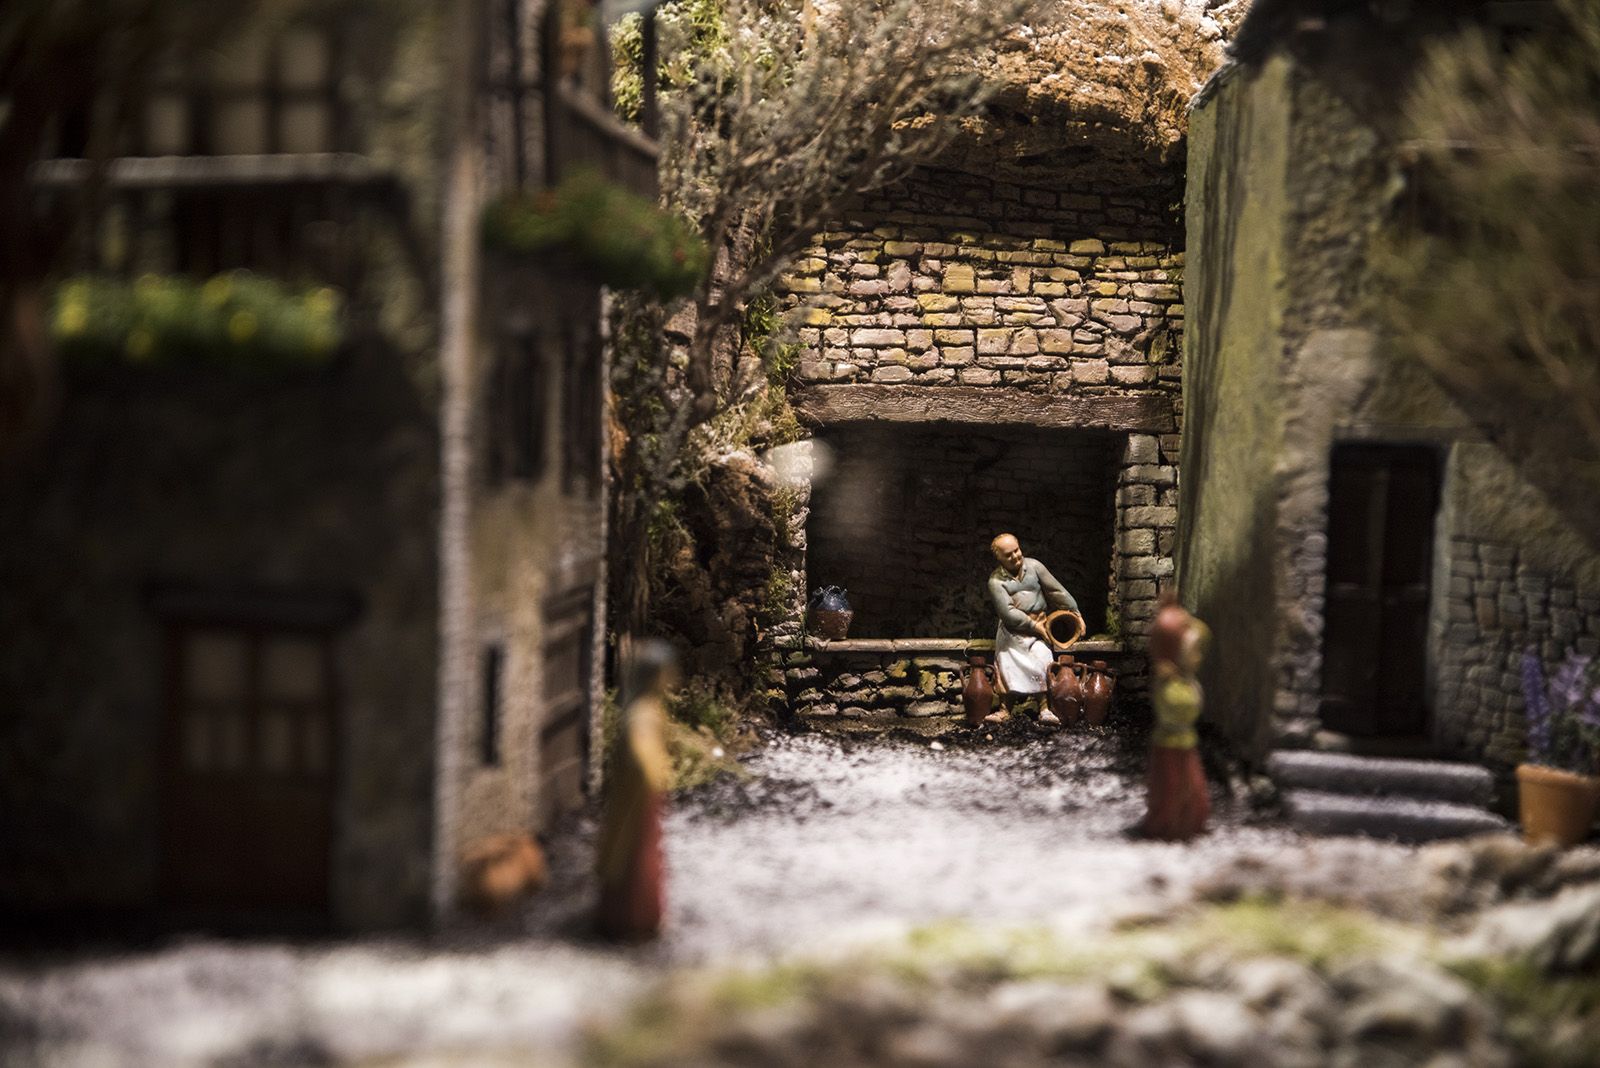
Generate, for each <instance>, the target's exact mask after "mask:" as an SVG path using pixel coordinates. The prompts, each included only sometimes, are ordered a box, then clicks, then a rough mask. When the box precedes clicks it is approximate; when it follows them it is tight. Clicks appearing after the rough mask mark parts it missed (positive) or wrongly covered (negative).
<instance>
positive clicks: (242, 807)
mask: <svg viewBox="0 0 1600 1068" xmlns="http://www.w3.org/2000/svg"><path fill="white" fill-rule="evenodd" d="M168 673H169V674H168V680H169V688H168V694H169V697H168V710H169V716H168V720H167V729H166V731H165V744H164V750H165V752H164V754H163V764H164V768H165V774H164V791H163V793H164V800H163V808H164V812H163V819H162V831H163V833H162V897H163V901H164V904H165V906H166V908H167V909H168V911H169V912H170V913H171V914H172V915H173V916H175V917H186V918H189V919H192V920H194V921H195V922H201V923H205V924H208V925H209V924H213V923H217V924H224V925H234V924H240V923H243V924H250V923H256V922H260V923H275V922H279V921H282V922H286V923H292V924H295V925H302V924H316V923H318V922H320V921H321V920H323V919H325V917H326V915H327V911H328V897H329V882H330V875H331V872H330V865H331V853H332V845H333V781H334V779H333V771H334V767H335V758H336V745H335V739H336V737H337V730H336V695H335V685H334V664H333V648H332V640H331V638H330V637H329V636H328V635H327V634H323V633H305V632H298V631H293V630H278V629H269V628H265V627H252V626H229V625H177V626H173V627H172V628H171V629H170V630H169V632H168Z"/></svg>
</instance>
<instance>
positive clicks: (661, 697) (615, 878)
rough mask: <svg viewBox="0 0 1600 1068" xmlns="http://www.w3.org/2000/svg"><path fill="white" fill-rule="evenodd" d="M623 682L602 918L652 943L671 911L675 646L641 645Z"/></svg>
mask: <svg viewBox="0 0 1600 1068" xmlns="http://www.w3.org/2000/svg"><path fill="white" fill-rule="evenodd" d="M623 678H624V689H623V692H624V694H625V700H626V702H627V703H626V705H625V706H624V708H623V713H622V733H621V736H620V737H619V738H618V739H617V740H616V744H615V747H614V749H613V752H612V754H611V763H610V767H609V769H608V771H607V774H606V783H605V811H604V816H603V819H602V822H601V825H600V845H599V854H598V857H597V869H598V870H597V874H598V875H599V879H600V906H599V909H598V912H597V914H596V917H595V919H596V926H597V927H598V928H599V931H600V933H601V934H603V935H605V936H606V937H609V938H617V939H624V940H627V941H644V940H647V939H651V938H654V937H655V936H656V935H657V934H659V933H660V931H661V918H662V914H663V912H664V911H665V907H666V901H665V889H666V887H665V881H666V871H665V865H664V862H663V858H662V852H661V818H662V815H663V808H664V806H665V799H666V793H667V789H668V787H669V786H670V785H671V781H672V760H671V758H670V757H669V756H668V754H667V739H666V730H667V707H666V695H667V691H668V690H669V689H671V687H673V686H674V685H676V683H677V667H676V659H675V657H674V655H673V652H672V648H671V647H670V646H669V645H667V644H666V643H665V642H656V641H645V642H636V643H635V644H634V648H633V649H632V651H631V652H630V653H629V654H627V656H626V664H625V666H624V669H623Z"/></svg>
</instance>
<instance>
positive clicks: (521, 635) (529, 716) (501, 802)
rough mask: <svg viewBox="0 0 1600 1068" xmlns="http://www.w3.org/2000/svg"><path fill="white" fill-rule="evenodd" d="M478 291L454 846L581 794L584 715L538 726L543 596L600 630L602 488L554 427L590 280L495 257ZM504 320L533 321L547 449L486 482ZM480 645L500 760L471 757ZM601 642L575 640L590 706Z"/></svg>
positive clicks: (551, 811) (591, 299)
mask: <svg viewBox="0 0 1600 1068" xmlns="http://www.w3.org/2000/svg"><path fill="white" fill-rule="evenodd" d="M485 292H486V296H485V305H484V307H485V315H484V320H483V321H484V322H485V324H486V331H485V334H486V336H485V337H484V338H482V339H481V342H480V345H479V346H478V348H477V351H476V353H475V357H476V358H475V366H474V370H473V373H474V376H475V378H476V379H477V396H478V397H480V398H481V399H482V403H479V404H478V405H476V406H475V415H474V428H473V437H474V441H475V455H476V456H477V458H478V460H479V464H478V467H477V469H476V471H475V473H474V481H473V485H472V486H470V487H468V488H467V492H468V493H469V495H470V497H471V501H472V506H471V507H472V511H471V561H472V563H471V573H470V581H469V587H470V590H469V596H470V600H471V619H472V620H473V626H474V628H475V641H474V643H473V646H474V648H475V649H476V650H477V651H478V653H479V657H478V660H477V662H476V663H475V666H474V671H473V683H472V685H471V693H470V695H469V704H470V706H471V709H472V714H471V715H470V717H469V719H470V723H469V726H468V730H467V731H466V732H465V737H464V739H463V741H464V742H465V745H466V747H467V749H468V750H469V751H468V752H467V753H465V754H462V758H463V759H462V760H461V761H460V763H459V764H457V765H456V766H457V767H458V768H459V769H460V774H461V776H462V778H461V781H460V782H459V784H458V785H457V788H456V789H457V791H458V792H457V798H458V800H457V803H456V806H455V810H454V817H455V818H454V823H453V829H452V832H451V834H452V837H453V839H454V841H455V843H456V845H457V847H458V848H459V847H460V846H464V845H466V844H467V843H470V842H472V841H473V840H474V839H477V838H480V837H482V836H484V835H489V834H500V833H507V832H511V833H526V832H531V831H538V830H542V829H543V828H544V827H545V826H546V825H547V824H548V822H549V821H550V819H551V818H552V817H554V816H555V815H556V814H558V813H559V812H561V811H563V810H565V809H568V808H571V807H572V806H573V805H574V804H576V803H577V802H578V801H579V800H580V799H581V790H582V788H583V784H584V781H585V779H586V777H587V774H588V771H589V768H588V766H587V765H585V764H584V763H583V762H582V759H581V757H582V754H583V752H584V748H585V746H586V745H587V740H588V737H589V734H590V727H591V723H590V722H589V720H588V719H584V720H581V721H580V722H578V723H576V724H574V725H572V726H571V727H566V728H562V729H560V730H559V731H557V732H556V733H553V734H552V733H550V728H552V727H554V726H556V725H555V724H554V722H553V721H552V713H551V704H550V700H549V699H550V698H551V697H552V696H555V695H556V693H555V691H557V690H560V689H562V688H563V686H564V683H565V681H566V680H564V679H559V678H547V677H546V676H547V672H548V671H550V670H551V667H552V660H551V658H550V656H549V655H548V650H549V646H550V645H551V644H552V642H553V640H554V639H553V637H552V635H553V632H554V630H555V628H556V627H558V626H559V625H560V623H561V619H559V618H555V617H554V616H553V614H552V612H553V608H554V606H556V605H557V604H558V603H560V602H563V601H570V602H571V606H572V609H573V611H576V612H580V613H581V612H582V611H584V609H585V606H586V609H587V611H588V613H589V614H590V618H592V619H594V620H596V621H597V622H598V626H596V627H594V628H593V629H592V630H590V631H588V632H587V633H588V635H589V637H586V638H585V639H584V640H585V641H586V642H592V641H593V640H594V639H593V635H594V634H596V633H603V629H604V617H603V612H604V608H605V605H604V589H605V583H604V575H603V567H604V545H605V538H604V523H605V509H604V504H603V500H604V499H603V494H602V487H601V485H600V482H599V479H598V478H582V477H579V478H573V477H570V476H569V475H564V468H565V466H566V464H567V453H568V451H569V450H568V448H567V445H566V438H567V436H568V435H570V434H571V433H573V429H572V428H571V427H569V426H568V425H567V416H568V408H567V403H566V396H567V391H568V383H567V382H566V380H565V377H566V374H567V373H568V372H569V371H570V370H571V364H570V362H569V360H568V357H567V345H568V344H569V343H570V337H571V335H570V334H569V333H568V332H567V331H565V330H563V329H562V326H563V324H565V323H568V322H569V321H570V322H573V323H579V324H581V327H582V328H583V329H587V330H588V331H589V335H590V336H591V337H592V336H593V334H594V333H595V332H596V331H598V329H599V321H600V302H599V293H598V289H597V288H596V287H594V286H592V285H588V284H586V283H583V282H581V281H573V280H570V279H561V278H557V277H555V276H554V275H553V274H551V273H549V272H544V271H539V270H536V269H531V268H527V267H513V266H508V265H506V264H497V265H495V269H494V270H493V271H491V272H490V276H489V277H488V278H486V291H485ZM585 312H587V313H588V314H585ZM508 329H509V330H510V331H512V332H514V333H515V332H524V331H532V332H533V333H534V336H535V337H536V338H537V345H538V347H539V351H540V361H541V363H540V368H539V373H540V374H541V375H543V376H545V378H546V380H547V383H548V385H547V387H546V388H545V389H544V391H543V401H544V408H543V411H542V412H540V413H537V416H536V419H535V423H534V427H535V431H536V433H538V434H539V435H541V437H542V439H543V454H544V456H545V458H546V459H545V462H544V464H543V467H542V469H541V471H540V474H539V476H538V477H537V478H536V479H532V480H527V479H506V480H503V481H500V482H497V483H491V481H490V480H489V479H488V477H487V473H486V471H485V462H486V456H487V451H488V450H487V433H488V427H487V419H486V417H487V412H488V410H489V407H490V405H491V403H492V400H493V398H492V391H493V389H494V388H495V384H494V382H493V379H492V368H493V355H494V347H495V345H496V344H498V343H499V341H500V339H501V338H502V337H503V336H504V335H503V333H502V332H503V331H505V330H508ZM597 350H598V346H596V351H597ZM593 425H594V428H595V430H596V440H594V441H592V442H587V443H585V447H586V448H587V449H589V450H590V451H591V452H594V453H598V452H599V450H600V448H601V446H602V442H601V441H600V440H599V426H600V422H599V421H598V420H596V421H595V422H594V424H593ZM595 466H596V468H597V469H600V468H603V465H598V464H597V465H595ZM569 614H570V613H569ZM491 644H494V645H498V646H499V647H500V648H501V649H502V650H503V654H504V660H503V667H502V671H503V675H502V679H501V687H500V708H499V712H498V723H499V735H500V737H499V744H498V746H497V749H498V751H499V761H498V762H497V763H493V764H491V763H485V762H484V761H483V760H482V759H481V754H482V752H483V732H484V730H486V729H488V723H489V717H488V716H486V715H485V709H484V708H483V701H484V695H483V679H482V675H481V670H482V663H481V653H482V651H483V649H484V648H485V647H487V646H488V645H491ZM601 652H602V650H600V649H598V648H593V647H591V648H590V649H589V650H588V665H589V670H588V678H587V680H586V684H585V689H586V690H587V693H588V699H589V706H590V708H591V709H592V710H598V708H599V697H600V692H599V680H600V678H601V665H602V664H603V657H602V656H601V655H599V654H600V653H601ZM556 666H557V667H559V666H560V665H556ZM552 673H553V672H552ZM547 749H549V750H550V751H549V752H546V750H547ZM547 772H552V773H553V774H547ZM438 862H439V863H442V864H449V863H451V862H452V858H451V857H450V856H441V857H440V858H439V861H438Z"/></svg>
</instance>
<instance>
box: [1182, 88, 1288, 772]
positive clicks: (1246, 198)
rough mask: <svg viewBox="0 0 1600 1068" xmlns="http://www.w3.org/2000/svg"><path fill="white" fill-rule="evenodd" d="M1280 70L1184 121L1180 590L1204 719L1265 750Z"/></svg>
mask: <svg viewBox="0 0 1600 1068" xmlns="http://www.w3.org/2000/svg"><path fill="white" fill-rule="evenodd" d="M1288 79H1289V67H1288V64H1287V63H1286V62H1283V61H1279V60H1274V61H1272V62H1269V63H1267V64H1266V65H1264V66H1263V67H1261V68H1239V69H1236V70H1235V71H1234V72H1233V76H1232V77H1230V78H1228V79H1227V80H1226V81H1224V82H1222V83H1221V84H1219V85H1217V86H1215V87H1214V91H1213V93H1212V95H1211V96H1210V97H1209V98H1208V99H1207V100H1206V101H1205V102H1204V103H1203V104H1202V105H1201V106H1199V107H1197V108H1196V109H1195V110H1194V111H1193V112H1192V113H1191V116H1190V123H1189V184H1188V190H1187V197H1188V211H1187V213H1186V220H1187V226H1188V246H1189V248H1190V250H1191V261H1190V263H1189V265H1188V272H1187V275H1186V278H1185V294H1186V296H1185V299H1186V301H1187V302H1188V306H1189V307H1191V308H1193V309H1194V312H1193V314H1194V326H1193V328H1192V329H1190V330H1189V331H1187V333H1186V337H1185V351H1184V386H1183V388H1184V412H1185V420H1184V427H1183V446H1182V452H1181V465H1180V470H1181V472H1182V480H1183V485H1182V488H1183V497H1182V501H1181V503H1180V508H1179V516H1178V528H1177V535H1178V553H1177V582H1178V588H1179V590H1180V591H1181V596H1182V599H1183V601H1184V602H1185V603H1186V604H1187V605H1188V607H1190V608H1191V609H1192V610H1193V611H1194V612H1195V613H1196V614H1197V615H1199V616H1200V617H1201V618H1202V619H1204V620H1206V621H1207V622H1208V623H1209V624H1210V625H1211V627H1212V629H1213V632H1214V634H1215V636H1216V641H1215V643H1214V645H1213V648H1212V652H1211V655H1210V657H1209V658H1208V661H1207V664H1206V669H1205V676H1204V681H1205V684H1206V687H1207V694H1208V701H1207V709H1208V711H1207V716H1208V717H1210V718H1212V719H1213V721H1214V722H1216V723H1218V724H1219V726H1220V727H1221V728H1222V730H1223V731H1224V733H1225V734H1226V735H1227V736H1228V737H1229V738H1230V739H1231V740H1232V741H1233V743H1234V744H1235V745H1237V746H1239V747H1240V748H1241V749H1243V750H1244V751H1246V752H1250V753H1256V752H1260V751H1261V750H1262V749H1264V747H1265V746H1266V744H1267V739H1268V733H1269V728H1270V724H1271V711H1272V706H1273V696H1274V694H1273V678H1272V675H1271V672H1270V669H1269V665H1270V663H1271V658H1272V654H1273V650H1274V649H1275V645H1276V641H1277V598H1278V593H1277V590H1278V586H1279V576H1278V574H1277V568H1276V567H1275V566H1274V564H1273V553H1274V548H1275V544H1276V542H1275V537H1276V527H1277V523H1278V506H1279V501H1278V472H1277V454H1278V452H1279V450H1280V449H1281V447H1282V442H1283V438H1284V414H1283V382H1282V377H1281V376H1282V370H1281V365H1282V352H1283V341H1282V330H1283V319H1284V309H1285V304H1286V301H1287V299H1288V293H1287V287H1288V265H1289V261H1288V249H1287V247H1286V246H1287V238H1286V231H1287V227H1288V226H1289V216H1290V204H1289V202H1288V197H1287V189H1286V186H1285V181H1286V175H1287V172H1288V168H1289V159H1288V156H1289V136H1288V135H1289V121H1290V118H1289V106H1288V99H1287V97H1288Z"/></svg>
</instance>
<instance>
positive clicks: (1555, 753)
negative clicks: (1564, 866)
mask: <svg viewBox="0 0 1600 1068" xmlns="http://www.w3.org/2000/svg"><path fill="white" fill-rule="evenodd" d="M1592 659H1593V658H1592V657H1589V656H1584V655H1582V654H1579V653H1576V652H1572V653H1568V654H1567V657H1566V659H1565V660H1564V661H1563V662H1562V664H1561V666H1560V667H1559V668H1557V669H1556V671H1555V673H1554V674H1553V675H1551V676H1550V677H1549V678H1548V679H1547V678H1546V676H1545V671H1544V664H1543V663H1542V662H1541V661H1540V659H1539V655H1538V653H1536V652H1535V651H1534V650H1532V649H1530V650H1528V651H1527V652H1526V653H1524V654H1523V657H1522V696H1523V700H1524V702H1525V705H1526V710H1527V721H1528V760H1527V763H1525V764H1521V765H1518V767H1517V787H1518V798H1519V803H1520V808H1521V814H1522V833H1523V837H1525V838H1526V839H1527V840H1528V841H1529V842H1533V843H1538V842H1554V843H1556V844H1557V845H1562V846H1569V845H1576V844H1577V843H1578V842H1581V841H1583V839H1584V838H1586V837H1587V836H1588V834H1589V828H1590V827H1591V826H1593V824H1594V818H1595V813H1596V811H1597V810H1600V775H1597V774H1596V772H1597V771H1600V766H1597V758H1600V685H1597V683H1596V680H1595V679H1594V678H1593V677H1592V675H1591V671H1590V664H1591V661H1592Z"/></svg>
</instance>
